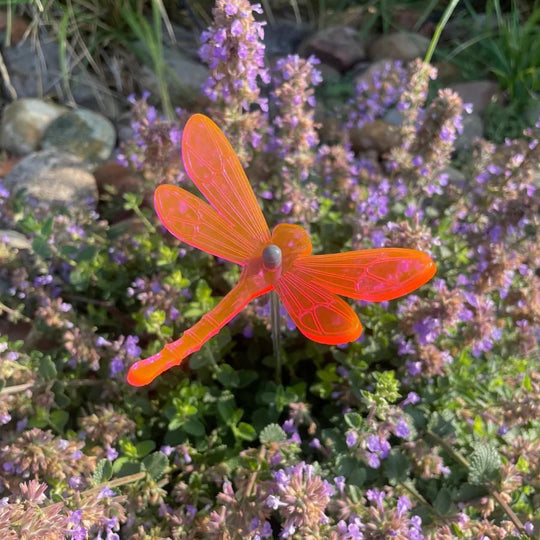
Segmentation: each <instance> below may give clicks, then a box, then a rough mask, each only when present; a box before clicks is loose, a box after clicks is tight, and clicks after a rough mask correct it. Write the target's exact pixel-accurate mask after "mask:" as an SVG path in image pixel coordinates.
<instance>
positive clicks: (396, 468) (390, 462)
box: [383, 452, 410, 482]
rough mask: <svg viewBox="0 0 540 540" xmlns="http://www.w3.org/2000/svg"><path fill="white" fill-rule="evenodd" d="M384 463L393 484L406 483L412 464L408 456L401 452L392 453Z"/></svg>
mask: <svg viewBox="0 0 540 540" xmlns="http://www.w3.org/2000/svg"><path fill="white" fill-rule="evenodd" d="M383 463H384V469H385V471H386V474H387V475H388V479H389V480H390V481H391V482H404V481H405V480H406V479H407V474H408V472H409V467H410V463H409V460H408V459H407V457H406V456H404V455H403V454H401V453H400V452H392V453H391V454H390V455H389V456H388V458H386V459H385V460H384V462H383Z"/></svg>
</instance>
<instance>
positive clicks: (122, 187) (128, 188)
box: [94, 161, 143, 197]
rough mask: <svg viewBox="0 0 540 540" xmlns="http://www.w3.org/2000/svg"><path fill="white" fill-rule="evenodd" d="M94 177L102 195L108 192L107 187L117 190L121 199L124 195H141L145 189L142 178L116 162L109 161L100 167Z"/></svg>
mask: <svg viewBox="0 0 540 540" xmlns="http://www.w3.org/2000/svg"><path fill="white" fill-rule="evenodd" d="M94 177H95V179H96V183H97V187H98V190H99V192H100V193H101V192H105V191H106V189H105V188H106V186H112V187H114V188H115V189H116V190H117V192H118V196H119V197H122V195H123V194H124V193H134V192H135V193H139V192H141V191H142V187H143V181H142V179H141V178H140V177H138V176H137V175H136V174H135V173H134V172H133V171H131V170H130V169H128V168H127V167H124V166H123V165H120V164H119V163H116V162H114V161H109V162H108V163H105V165H101V167H98V168H97V169H96V170H95V171H94Z"/></svg>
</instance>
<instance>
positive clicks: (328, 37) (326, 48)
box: [300, 26, 366, 73]
mask: <svg viewBox="0 0 540 540" xmlns="http://www.w3.org/2000/svg"><path fill="white" fill-rule="evenodd" d="M300 51H301V54H302V55H303V56H309V55H310V54H314V55H315V56H316V57H317V58H318V59H319V60H321V62H324V63H325V64H328V65H329V66H330V67H333V68H335V69H337V70H338V71H340V72H342V73H343V72H344V71H347V70H349V69H350V68H351V67H352V66H353V65H354V64H356V63H358V62H360V61H361V60H363V59H364V58H365V57H366V49H365V46H364V44H363V43H362V41H361V40H360V36H359V34H358V32H357V31H356V30H355V29H354V28H351V27H350V26H334V27H332V28H325V29H324V30H321V31H320V32H317V33H316V34H315V35H313V36H311V37H310V38H309V39H308V40H307V41H306V42H304V44H303V45H302V46H301V47H300Z"/></svg>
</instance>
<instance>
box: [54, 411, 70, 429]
mask: <svg viewBox="0 0 540 540" xmlns="http://www.w3.org/2000/svg"><path fill="white" fill-rule="evenodd" d="M68 420H69V414H68V413H67V412H66V411H61V410H56V411H52V412H51V414H50V416H49V423H50V424H51V426H52V427H53V428H54V429H56V431H58V432H59V433H62V432H63V430H64V427H65V426H66V424H67V422H68Z"/></svg>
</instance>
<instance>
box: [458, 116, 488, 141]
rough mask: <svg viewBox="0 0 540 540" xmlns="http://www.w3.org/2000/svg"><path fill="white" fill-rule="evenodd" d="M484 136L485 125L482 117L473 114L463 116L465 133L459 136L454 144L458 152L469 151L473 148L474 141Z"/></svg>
mask: <svg viewBox="0 0 540 540" xmlns="http://www.w3.org/2000/svg"><path fill="white" fill-rule="evenodd" d="M483 134H484V123H483V122H482V118H480V115H479V114H477V113H475V112H473V113H470V114H468V113H464V114H463V133H461V135H458V136H457V138H456V141H455V143H454V148H455V149H456V150H468V149H469V148H471V146H472V143H473V141H474V139H476V138H477V137H482V135H483Z"/></svg>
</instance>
